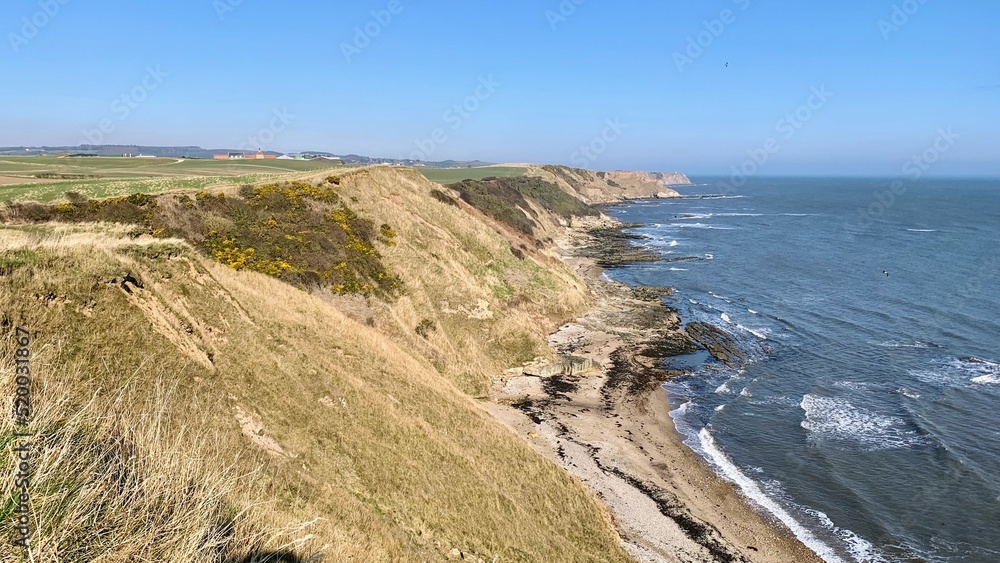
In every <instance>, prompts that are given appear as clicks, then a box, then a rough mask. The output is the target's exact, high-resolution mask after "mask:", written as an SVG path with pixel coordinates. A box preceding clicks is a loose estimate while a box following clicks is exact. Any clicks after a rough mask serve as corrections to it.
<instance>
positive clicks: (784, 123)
mask: <svg viewBox="0 0 1000 563" xmlns="http://www.w3.org/2000/svg"><path fill="white" fill-rule="evenodd" d="M998 29H1000V4H998V3H997V2H996V1H995V0H963V1H961V2H955V1H950V2H946V1H945V0H905V1H904V0H839V1H837V2H802V1H800V0H794V1H793V0H769V1H768V0H703V1H700V2H681V1H647V0H634V1H623V2H608V1H603V2H599V1H598V0H505V1H503V2H500V1H494V2H487V1H484V0H469V1H465V2H458V1H455V2H443V1H433V0H354V1H352V2H320V1H314V0H300V1H298V2H294V3H278V2H268V3H266V2H263V1H261V0H171V1H169V2H168V1H165V0H159V1H156V0H154V1H148V2H120V1H119V2H112V1H107V0H90V1H86V2H85V1H83V0H7V2H6V3H5V7H4V9H3V11H2V14H0V33H2V34H3V42H2V44H0V76H3V77H4V80H3V87H2V88H0V145H9V146H16V145H63V144H70V145H75V144H78V143H79V144H83V143H91V144H141V145H199V146H203V147H206V148H237V147H239V148H250V149H256V148H258V147H261V148H264V149H265V150H274V151H285V152H293V151H303V150H317V151H329V152H333V153H336V154H349V153H355V154H363V155H368V156H381V157H391V158H419V159H421V160H428V161H439V160H445V159H456V160H473V159H481V160H487V161H491V162H545V163H559V164H567V165H572V166H580V167H585V168H591V169H642V170H652V171H681V172H686V173H689V174H699V175H705V174H718V175H730V174H733V173H736V172H738V171H740V170H744V171H746V172H750V171H752V172H753V173H755V174H768V175H879V176H903V175H905V174H906V172H905V170H906V169H907V167H910V168H911V169H912V167H913V166H914V165H915V163H916V166H918V167H919V168H920V169H921V170H922V171H924V172H926V173H927V174H929V175H980V176H1000V138H998V137H1000V31H998ZM727 64H728V66H727Z"/></svg>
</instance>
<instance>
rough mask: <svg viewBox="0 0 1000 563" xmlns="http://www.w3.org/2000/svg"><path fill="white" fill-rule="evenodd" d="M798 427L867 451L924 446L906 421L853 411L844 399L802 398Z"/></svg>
mask: <svg viewBox="0 0 1000 563" xmlns="http://www.w3.org/2000/svg"><path fill="white" fill-rule="evenodd" d="M799 407H801V408H802V410H803V411H805V414H806V416H805V419H803V421H802V423H801V426H802V428H805V429H806V430H808V431H809V432H810V433H811V434H813V435H817V436H824V437H828V438H833V439H836V440H843V441H850V442H854V443H857V444H860V445H862V446H864V447H866V448H867V449H869V450H872V451H875V450H890V449H898V448H908V447H911V446H915V445H918V444H921V443H923V439H922V438H921V437H920V435H919V434H917V433H916V432H915V431H913V430H911V429H909V428H907V427H906V421H904V420H903V419H901V418H899V417H895V416H885V415H881V414H878V413H875V412H872V411H869V410H867V409H863V408H860V407H856V406H854V405H853V404H851V402H850V401H848V400H847V399H836V398H832V397H820V396H819V395H811V394H810V395H805V396H804V397H802V402H801V403H800V404H799Z"/></svg>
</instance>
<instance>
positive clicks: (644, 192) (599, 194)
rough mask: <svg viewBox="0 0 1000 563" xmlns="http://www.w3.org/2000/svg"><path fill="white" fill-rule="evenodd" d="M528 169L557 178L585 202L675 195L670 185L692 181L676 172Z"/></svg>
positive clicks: (558, 181) (559, 167)
mask: <svg viewBox="0 0 1000 563" xmlns="http://www.w3.org/2000/svg"><path fill="white" fill-rule="evenodd" d="M530 173H533V174H538V175H540V176H542V177H544V178H546V179H547V180H549V181H553V182H556V183H557V184H559V185H560V186H562V187H563V188H564V189H566V190H567V191H569V192H570V193H573V194H575V195H577V196H578V197H580V198H581V199H583V200H584V201H586V202H587V203H615V202H619V201H624V200H629V199H649V198H671V197H678V196H679V195H680V194H679V193H678V192H677V191H675V190H674V189H672V187H671V186H677V185H687V184H690V183H691V180H689V179H688V178H687V176H685V175H684V174H680V173H676V172H667V173H664V172H632V171H620V170H616V171H612V172H595V171H593V170H583V169H580V168H569V167H566V166H540V167H533V168H532V170H531V172H530Z"/></svg>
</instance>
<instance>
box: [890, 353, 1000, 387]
mask: <svg viewBox="0 0 1000 563" xmlns="http://www.w3.org/2000/svg"><path fill="white" fill-rule="evenodd" d="M910 375H912V376H914V377H916V378H917V379H918V380H920V381H922V382H924V383H931V384H935V385H946V386H947V385H956V384H959V383H961V384H965V383H966V382H970V381H971V382H972V383H974V384H976V385H997V384H1000V364H998V363H996V362H990V361H986V360H980V359H978V358H965V359H961V360H959V359H955V360H951V361H948V362H944V363H942V364H940V365H938V366H937V367H935V368H931V369H920V370H911V371H910Z"/></svg>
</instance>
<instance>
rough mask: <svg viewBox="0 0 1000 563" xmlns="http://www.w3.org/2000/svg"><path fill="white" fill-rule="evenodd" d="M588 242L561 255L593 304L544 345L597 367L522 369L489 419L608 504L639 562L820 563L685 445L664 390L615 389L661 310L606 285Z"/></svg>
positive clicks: (567, 243) (566, 247)
mask: <svg viewBox="0 0 1000 563" xmlns="http://www.w3.org/2000/svg"><path fill="white" fill-rule="evenodd" d="M585 238H586V235H585V234H583V232H582V229H581V227H580V226H578V227H577V229H575V230H574V231H573V234H572V235H570V237H569V238H568V239H567V240H564V241H560V247H561V250H562V251H563V254H564V261H565V262H567V264H569V265H570V266H571V267H573V268H574V269H575V270H576V271H577V272H578V273H579V274H580V275H581V277H583V278H584V279H586V280H587V281H588V283H589V284H590V286H591V289H592V290H593V291H594V294H595V298H596V299H595V301H596V304H595V307H594V308H593V310H592V311H591V312H590V313H588V315H586V316H585V317H583V318H580V319H577V320H576V321H575V322H573V323H570V324H567V325H565V326H563V327H562V328H560V329H559V331H558V332H556V333H555V334H553V335H552V336H551V337H550V339H549V342H550V344H551V345H552V346H553V347H554V348H555V349H556V350H557V351H559V352H560V353H561V354H572V355H573V356H576V357H582V358H587V359H590V360H593V362H594V363H595V365H596V366H598V368H599V369H593V370H591V371H589V372H586V373H582V374H572V375H563V376H556V377H544V376H545V375H546V373H544V371H545V370H539V369H537V368H534V367H529V368H527V373H538V374H539V375H542V376H543V377H536V376H532V375H524V374H520V375H519V374H517V373H516V371H515V372H514V373H511V374H510V375H509V376H508V377H506V378H504V380H503V381H501V382H498V383H497V385H496V386H495V388H494V390H493V391H494V397H495V399H496V402H495V403H493V404H491V405H490V407H489V408H490V410H491V411H492V412H493V414H494V415H495V416H496V417H498V418H499V419H500V420H502V421H504V422H505V423H506V424H507V425H509V426H510V427H512V428H513V429H514V430H515V431H517V432H518V433H519V434H520V435H522V436H525V437H526V439H528V440H529V441H530V443H531V444H532V445H533V447H534V448H535V449H536V450H538V451H539V452H541V453H542V454H543V455H545V456H547V457H548V458H550V459H552V460H554V461H555V462H557V463H559V464H560V465H561V466H562V467H564V468H565V469H566V470H567V471H569V472H570V473H572V474H573V475H575V476H576V477H577V478H579V479H580V480H581V481H583V482H584V483H585V484H586V485H587V486H588V487H590V489H591V490H593V491H594V492H595V494H597V496H598V497H600V498H601V499H602V500H603V501H604V502H605V503H606V505H607V506H608V508H609V510H610V511H611V513H612V514H613V516H614V518H615V519H616V524H617V527H618V530H619V533H620V535H621V537H622V539H623V541H624V543H625V547H626V548H627V549H628V550H629V552H630V553H631V554H632V555H633V556H634V557H635V558H636V559H637V560H638V561H642V562H647V561H648V562H658V561H671V562H673V561H697V562H701V561H751V562H764V563H770V562H789V563H791V562H795V563H810V562H819V561H821V560H820V559H819V558H818V557H817V556H816V555H815V554H814V553H813V552H812V551H810V550H809V549H808V548H806V547H805V546H804V545H803V544H801V543H800V542H799V541H798V540H797V539H795V538H794V536H793V535H792V534H791V532H790V531H788V530H787V529H786V528H784V527H783V526H782V525H781V524H780V523H777V522H773V521H771V519H769V518H767V517H765V516H762V515H761V514H760V513H758V512H756V511H755V510H754V509H753V508H752V507H751V506H750V505H749V503H748V501H747V500H746V499H745V498H744V497H743V496H742V495H741V494H740V493H739V491H738V490H737V489H736V487H735V486H734V485H732V484H730V483H727V482H724V481H722V480H721V479H719V478H718V477H717V476H716V474H715V473H714V472H713V471H712V469H711V468H710V467H709V466H708V465H707V464H706V463H705V462H704V461H703V460H702V459H701V458H699V457H698V456H697V455H696V454H694V453H693V452H692V451H691V450H690V449H689V448H688V447H687V446H685V445H684V444H683V443H682V442H681V437H680V435H679V434H678V433H677V431H676V429H675V428H674V425H673V421H672V419H671V418H670V416H669V411H670V406H669V402H668V400H667V395H666V391H665V390H663V389H662V388H661V387H660V386H659V385H658V384H657V382H655V381H654V382H653V385H652V386H647V387H645V388H643V387H642V386H639V389H640V390H638V391H637V390H636V389H635V388H632V389H631V390H629V389H624V388H623V387H622V386H621V385H618V386H617V387H616V386H615V385H614V384H612V385H609V380H612V379H614V378H615V377H616V375H615V368H614V364H615V361H614V360H613V359H612V354H613V353H615V352H616V351H619V350H628V349H631V350H634V349H635V348H636V345H637V343H642V342H643V341H644V339H646V338H648V336H647V334H648V332H649V331H648V330H644V329H643V328H644V327H641V326H636V324H635V322H634V321H633V319H634V318H636V317H640V318H645V317H650V315H649V313H650V312H651V311H652V309H660V308H662V305H661V304H660V303H659V301H658V300H654V301H650V300H642V299H639V298H637V296H636V295H635V293H634V292H632V291H631V290H630V289H629V288H628V287H627V286H624V285H622V284H616V283H611V282H609V281H607V280H606V279H603V278H602V277H601V270H600V268H598V267H596V266H595V265H594V264H593V262H592V261H591V260H589V259H587V258H584V257H581V256H579V253H578V252H576V250H577V249H579V247H580V245H581V243H582V242H583V241H584V240H585ZM656 318H657V319H658V320H657V321H656V322H659V323H661V325H662V324H664V323H665V324H666V325H669V326H666V327H664V326H659V327H657V329H659V330H661V332H662V333H669V332H670V331H679V330H680V328H679V319H678V318H676V315H673V313H672V312H670V313H669V314H668V315H667V316H666V317H663V316H662V314H661V315H660V317H656ZM645 328H646V329H649V327H645ZM618 353H619V354H621V352H618ZM619 358H620V356H619ZM630 365H633V364H630ZM635 365H638V364H635ZM619 367H620V366H619ZM612 383H613V382H612ZM512 405H516V406H512Z"/></svg>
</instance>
